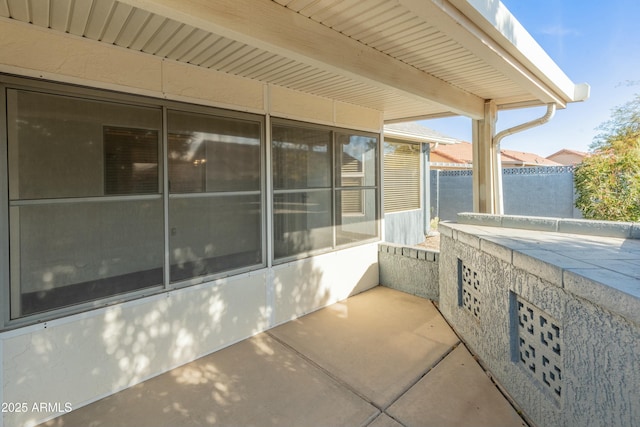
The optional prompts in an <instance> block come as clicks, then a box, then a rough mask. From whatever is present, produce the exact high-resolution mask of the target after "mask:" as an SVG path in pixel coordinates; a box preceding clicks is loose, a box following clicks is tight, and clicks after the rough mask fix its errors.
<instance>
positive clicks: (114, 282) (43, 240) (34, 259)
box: [10, 198, 164, 318]
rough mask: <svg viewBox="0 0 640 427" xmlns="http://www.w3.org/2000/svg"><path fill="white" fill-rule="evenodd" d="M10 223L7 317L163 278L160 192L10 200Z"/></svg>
mask: <svg viewBox="0 0 640 427" xmlns="http://www.w3.org/2000/svg"><path fill="white" fill-rule="evenodd" d="M10 223H11V235H12V236H11V237H12V245H11V258H12V259H13V260H14V262H13V263H12V266H13V267H14V268H12V270H11V280H12V283H15V284H16V285H17V286H15V287H13V289H14V290H17V289H19V294H20V296H19V298H18V299H14V300H13V301H19V303H18V304H13V305H12V307H11V312H12V318H16V317H20V316H24V315H29V314H34V313H38V312H43V311H47V310H51V309H56V308H61V307H66V306H69V305H72V304H78V303H83V302H87V301H92V300H95V299H100V298H105V297H110V296H114V295H118V294H121V293H125V292H131V291H135V290H140V289H144V288H149V287H153V286H159V285H162V280H163V269H162V266H163V260H164V237H163V232H162V230H163V227H164V224H163V214H162V200H161V199H160V198H158V199H156V200H133V199H130V200H125V201H94V202H76V203H55V204H35V205H26V206H14V207H11V208H10ZM18 260H19V262H18Z"/></svg>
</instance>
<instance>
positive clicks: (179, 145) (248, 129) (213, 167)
mask: <svg viewBox="0 0 640 427" xmlns="http://www.w3.org/2000/svg"><path fill="white" fill-rule="evenodd" d="M168 121H169V124H168V127H169V135H168V146H169V148H168V150H169V152H168V159H169V190H170V192H171V193H200V192H223V191H257V190H260V182H261V181H260V174H261V166H260V165H261V163H260V162H261V160H260V159H261V148H260V147H261V145H260V141H261V125H260V123H259V122H252V121H248V120H240V119H233V118H227V117H217V116H211V115H206V114H197V113H187V112H178V111H169V114H168Z"/></svg>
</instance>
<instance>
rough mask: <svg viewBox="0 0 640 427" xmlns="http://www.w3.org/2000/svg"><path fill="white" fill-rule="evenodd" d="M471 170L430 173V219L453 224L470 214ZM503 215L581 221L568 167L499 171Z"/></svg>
mask: <svg viewBox="0 0 640 427" xmlns="http://www.w3.org/2000/svg"><path fill="white" fill-rule="evenodd" d="M471 173H472V172H471V170H432V171H431V193H430V195H431V216H432V217H438V218H440V219H441V220H451V221H455V219H456V217H457V214H458V213H459V212H473V192H472V187H471ZM502 187H503V193H504V196H503V199H504V213H505V215H528V216H551V217H558V218H582V214H581V213H580V211H579V210H577V209H576V208H575V207H574V200H575V190H574V187H573V167H572V166H558V167H556V166H551V167H535V168H508V169H503V170H502Z"/></svg>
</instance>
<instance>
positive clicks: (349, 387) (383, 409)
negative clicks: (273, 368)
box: [265, 330, 464, 422]
mask: <svg viewBox="0 0 640 427" xmlns="http://www.w3.org/2000/svg"><path fill="white" fill-rule="evenodd" d="M265 333H266V334H267V335H269V337H271V338H272V339H274V340H275V341H276V342H278V343H279V344H281V345H282V346H284V347H285V348H287V349H288V350H290V351H292V352H293V353H295V354H296V355H298V356H299V357H300V358H301V359H303V360H304V361H306V362H307V363H309V364H311V365H312V366H314V367H315V368H317V369H319V370H320V371H322V372H323V373H324V374H325V375H327V376H328V377H329V378H331V379H332V380H333V381H335V382H336V383H337V384H339V385H340V386H342V387H344V388H346V389H347V390H349V391H350V392H352V393H353V394H355V395H356V396H358V397H360V398H361V399H362V400H364V401H365V402H367V403H369V404H370V405H372V406H373V407H374V408H376V409H378V410H379V411H380V413H384V414H386V415H387V416H389V417H391V418H393V419H394V420H395V421H397V422H400V421H399V420H396V419H395V418H394V417H392V416H391V415H389V414H387V412H386V411H387V409H389V408H390V407H391V406H392V405H393V404H394V403H396V402H397V401H398V400H399V399H400V398H401V397H402V396H404V394H405V393H406V392H407V391H409V390H410V389H411V388H412V387H413V386H415V385H416V384H417V383H418V382H419V381H420V380H421V379H422V378H424V377H425V376H426V375H427V374H428V373H429V372H431V371H432V370H433V369H434V368H435V367H436V366H438V364H440V362H442V361H443V360H444V359H446V358H447V356H449V355H450V354H451V353H452V352H453V351H454V350H455V349H456V348H458V346H459V345H460V344H463V343H462V341H461V340H460V339H459V337H458V342H457V343H456V344H454V345H452V346H451V348H449V349H448V350H447V351H446V352H445V353H444V354H443V355H442V357H440V358H439V359H438V360H436V362H435V363H434V364H433V365H431V366H429V367H428V368H427V369H426V370H425V371H424V372H422V373H421V374H420V375H418V376H417V377H416V378H415V380H414V381H412V382H410V383H409V384H408V385H407V387H405V388H404V389H403V390H402V392H401V393H399V394H398V396H396V398H395V399H393V400H392V401H391V402H390V403H389V404H388V405H386V406H385V407H380V406H378V405H377V404H376V403H375V402H373V401H372V400H371V399H370V398H368V397H367V396H365V395H363V394H362V393H361V392H360V391H358V390H357V389H355V388H354V387H353V386H352V385H350V384H349V383H347V382H345V381H344V380H342V378H340V377H339V376H337V375H335V374H333V373H332V372H331V371H329V370H328V369H326V368H324V367H323V366H321V365H319V364H318V363H317V362H316V361H314V360H313V359H311V358H309V357H308V356H306V355H305V354H304V353H302V352H300V351H298V350H297V349H296V348H294V347H292V346H291V345H289V344H288V343H286V342H284V341H283V340H281V339H279V338H278V337H277V336H275V335H273V334H271V333H270V331H268V330H267V331H265ZM456 335H457V334H456ZM463 345H464V344H463ZM379 415H380V414H378V416H379Z"/></svg>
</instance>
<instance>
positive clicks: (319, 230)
mask: <svg viewBox="0 0 640 427" xmlns="http://www.w3.org/2000/svg"><path fill="white" fill-rule="evenodd" d="M273 209H274V213H273V216H274V221H273V228H274V252H275V257H276V258H284V257H290V256H293V255H297V254H300V253H304V252H309V251H314V250H319V249H326V248H331V247H332V245H333V227H332V220H331V211H332V207H331V190H326V191H325V190H315V191H301V192H295V193H283V194H275V195H274V201H273Z"/></svg>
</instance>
